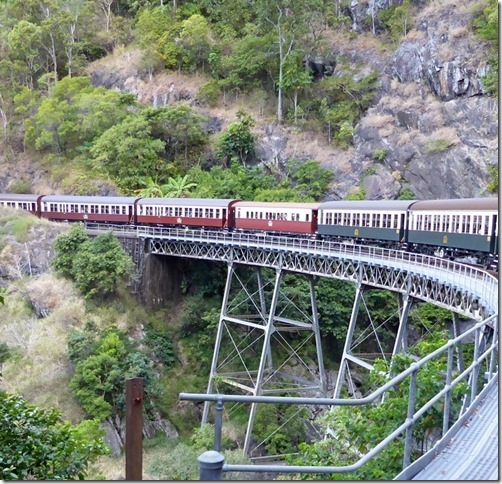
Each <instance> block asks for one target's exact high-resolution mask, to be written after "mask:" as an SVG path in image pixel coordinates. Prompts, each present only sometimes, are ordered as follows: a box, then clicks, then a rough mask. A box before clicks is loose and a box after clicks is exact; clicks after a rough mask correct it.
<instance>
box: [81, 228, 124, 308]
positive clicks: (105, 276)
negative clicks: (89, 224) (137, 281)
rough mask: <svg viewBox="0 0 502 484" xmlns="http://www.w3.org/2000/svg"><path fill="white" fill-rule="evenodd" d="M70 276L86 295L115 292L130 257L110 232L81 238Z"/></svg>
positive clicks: (95, 295)
mask: <svg viewBox="0 0 502 484" xmlns="http://www.w3.org/2000/svg"><path fill="white" fill-rule="evenodd" d="M72 270H73V273H72V277H73V279H74V280H75V284H76V286H77V287H78V288H79V289H80V291H81V292H82V293H83V294H84V296H85V297H86V299H91V298H96V297H100V298H104V297H106V296H109V295H113V294H115V292H116V290H117V285H118V283H119V281H123V280H125V279H126V278H127V277H128V276H129V275H130V274H131V270H132V260H131V258H130V257H129V256H128V255H127V254H126V252H125V251H124V249H123V248H122V246H121V245H120V242H119V241H118V240H117V238H116V237H115V236H114V235H113V234H112V233H111V232H109V233H108V234H106V235H99V236H98V237H96V238H95V239H94V240H92V241H87V242H84V243H83V244H82V245H81V246H80V249H79V251H78V253H77V254H76V257H75V261H74V264H73V269H72Z"/></svg>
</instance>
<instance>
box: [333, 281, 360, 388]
mask: <svg viewBox="0 0 502 484" xmlns="http://www.w3.org/2000/svg"><path fill="white" fill-rule="evenodd" d="M362 296H363V285H362V284H361V283H360V282H358V283H357V285H356V297H355V298H354V304H353V305H352V314H351V315H350V321H349V327H348V328H347V337H346V338H345V345H344V347H343V354H342V360H341V361H340V369H339V370H338V377H337V379H336V384H335V392H334V395H333V398H340V391H341V389H342V385H343V382H344V381H345V376H346V375H345V374H346V373H347V372H348V370H349V368H348V361H349V358H350V355H351V351H350V348H351V346H352V337H353V336H354V330H355V328H356V322H357V315H358V314H359V306H360V304H361V300H362ZM348 383H349V385H351V381H349V382H348ZM350 390H351V391H352V394H354V392H355V388H354V387H353V385H352V388H351V389H350Z"/></svg>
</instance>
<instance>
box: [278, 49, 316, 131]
mask: <svg viewBox="0 0 502 484" xmlns="http://www.w3.org/2000/svg"><path fill="white" fill-rule="evenodd" d="M311 83H312V76H311V75H310V73H309V72H307V71H306V70H305V67H304V66H303V65H302V64H300V63H299V62H298V60H296V59H293V61H292V62H286V63H285V66H284V72H283V76H282V87H283V90H284V91H285V92H291V91H292V92H293V120H294V123H295V124H296V123H297V121H298V94H299V93H300V91H301V90H302V89H304V88H305V87H307V86H308V85H310V84H311Z"/></svg>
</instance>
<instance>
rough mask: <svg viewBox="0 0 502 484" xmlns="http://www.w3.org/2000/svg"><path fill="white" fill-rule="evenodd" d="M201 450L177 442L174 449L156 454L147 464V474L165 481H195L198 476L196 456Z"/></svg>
mask: <svg viewBox="0 0 502 484" xmlns="http://www.w3.org/2000/svg"><path fill="white" fill-rule="evenodd" d="M200 454H201V452H200V451H199V450H198V449H195V448H194V447H192V446H190V445H188V444H185V443H179V444H178V445H177V446H176V447H174V449H172V450H170V451H168V452H166V453H164V454H163V455H160V456H157V458H155V459H153V460H152V462H150V463H149V464H148V465H147V468H146V469H147V471H148V473H149V474H152V475H155V476H156V477H158V479H159V480H165V481H195V480H197V479H198V478H199V469H198V465H197V458H198V457H199V456H200Z"/></svg>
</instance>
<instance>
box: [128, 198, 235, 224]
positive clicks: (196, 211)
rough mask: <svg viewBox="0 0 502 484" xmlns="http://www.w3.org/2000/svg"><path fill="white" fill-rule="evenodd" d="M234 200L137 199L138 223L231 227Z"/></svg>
mask: <svg viewBox="0 0 502 484" xmlns="http://www.w3.org/2000/svg"><path fill="white" fill-rule="evenodd" d="M236 201H237V200H234V199H215V200H213V199H208V198H143V199H140V200H138V203H137V206H136V209H137V213H136V216H137V223H139V224H154V225H166V226H167V225H169V226H183V227H204V228H217V229H223V228H231V227H232V226H233V224H234V213H235V210H234V204H235V202H236Z"/></svg>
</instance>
